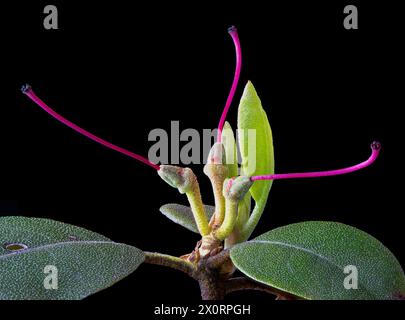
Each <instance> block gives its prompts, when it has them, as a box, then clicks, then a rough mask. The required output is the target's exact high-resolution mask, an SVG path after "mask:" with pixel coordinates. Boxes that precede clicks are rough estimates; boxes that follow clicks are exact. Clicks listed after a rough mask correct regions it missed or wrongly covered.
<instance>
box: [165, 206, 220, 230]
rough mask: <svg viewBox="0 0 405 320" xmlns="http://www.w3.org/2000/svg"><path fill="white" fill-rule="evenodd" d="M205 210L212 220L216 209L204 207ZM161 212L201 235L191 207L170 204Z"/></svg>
mask: <svg viewBox="0 0 405 320" xmlns="http://www.w3.org/2000/svg"><path fill="white" fill-rule="evenodd" d="M204 209H205V213H206V214H207V217H208V220H209V219H211V217H212V215H213V214H214V211H215V207H214V206H209V205H204ZM159 210H160V212H161V213H163V214H164V215H165V216H166V217H167V218H169V219H170V220H172V221H173V222H175V223H177V224H179V225H181V226H183V227H185V228H186V229H188V230H190V231H193V232H195V233H198V234H199V232H198V228H197V224H196V222H195V219H194V215H193V212H192V211H191V208H190V207H188V206H183V205H181V204H176V203H168V204H165V205H163V206H161V207H160V209H159Z"/></svg>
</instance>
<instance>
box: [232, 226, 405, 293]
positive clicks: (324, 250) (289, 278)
mask: <svg viewBox="0 0 405 320" xmlns="http://www.w3.org/2000/svg"><path fill="white" fill-rule="evenodd" d="M231 259H232V261H233V263H234V264H235V266H236V267H237V268H238V269H239V270H240V271H242V272H243V273H245V274H246V275H247V276H248V277H250V278H252V279H254V280H256V281H259V282H262V283H265V284H267V285H270V286H273V287H276V288H278V289H281V290H283V291H285V292H289V293H291V294H294V295H297V296H299V297H303V298H306V299H343V300H346V299H348V300H351V299H401V298H402V299H403V298H404V296H405V275H404V272H403V270H402V268H401V266H400V264H399V263H398V261H397V259H396V258H395V257H394V255H393V254H392V253H391V252H390V251H389V250H388V249H387V248H386V247H385V246H384V245H383V244H382V243H381V242H379V241H378V240H377V239H375V238H374V237H372V236H370V235H369V234H367V233H365V232H363V231H361V230H359V229H356V228H354V227H351V226H348V225H345V224H342V223H337V222H323V221H311V222H302V223H296V224H291V225H288V226H284V227H281V228H277V229H274V230H272V231H269V232H267V233H265V234H263V235H261V236H259V237H257V238H255V239H253V240H251V241H248V242H244V243H241V244H238V245H236V246H234V247H233V248H232V249H231ZM356 273H357V274H356ZM356 276H357V277H358V280H357V281H356ZM355 284H357V289H354V288H353V285H355ZM347 288H349V289H347ZM350 288H352V289H350Z"/></svg>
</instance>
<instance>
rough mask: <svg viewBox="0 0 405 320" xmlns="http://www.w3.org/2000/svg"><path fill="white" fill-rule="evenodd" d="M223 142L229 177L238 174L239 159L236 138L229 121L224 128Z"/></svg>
mask: <svg viewBox="0 0 405 320" xmlns="http://www.w3.org/2000/svg"><path fill="white" fill-rule="evenodd" d="M222 143H223V145H224V149H225V159H226V166H227V167H228V178H231V177H236V176H237V175H238V159H237V153H236V140H235V136H234V133H233V131H232V128H231V125H230V124H229V122H228V121H226V122H225V125H224V128H223V130H222Z"/></svg>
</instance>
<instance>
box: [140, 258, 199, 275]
mask: <svg viewBox="0 0 405 320" xmlns="http://www.w3.org/2000/svg"><path fill="white" fill-rule="evenodd" d="M144 262H145V263H148V264H155V265H159V266H164V267H169V268H172V269H175V270H179V271H182V272H184V273H186V274H187V275H189V276H190V277H192V278H195V271H196V269H195V268H194V266H193V264H191V263H190V262H188V261H186V260H183V259H181V258H178V257H174V256H171V255H167V254H163V253H158V252H145V261H144Z"/></svg>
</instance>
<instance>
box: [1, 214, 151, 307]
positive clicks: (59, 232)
mask: <svg viewBox="0 0 405 320" xmlns="http://www.w3.org/2000/svg"><path fill="white" fill-rule="evenodd" d="M16 249H20V250H16ZM143 260H144V254H143V252H142V251H140V250H139V249H137V248H134V247H131V246H128V245H125V244H120V243H115V242H112V241H111V240H109V239H108V238H106V237H104V236H102V235H99V234H97V233H95V232H91V231H88V230H86V229H83V228H79V227H74V226H72V225H68V224H65V223H61V222H57V221H53V220H47V219H41V218H27V217H1V218H0V299H7V300H9V299H11V300H20V299H21V300H22V299H24V300H76V299H83V298H85V297H87V296H89V295H91V294H93V293H95V292H97V291H100V290H102V289H105V288H107V287H109V286H111V285H113V284H114V283H116V282H117V281H119V280H121V279H122V278H124V277H126V276H127V275H128V274H130V273H131V272H133V271H134V270H135V269H136V268H137V267H138V266H139V264H140V263H142V262H143ZM46 266H55V267H56V268H57V279H58V280H57V289H45V286H44V281H46V280H45V278H46V277H47V276H50V275H55V273H54V270H52V271H49V270H48V272H50V273H45V272H44V269H45V267H46ZM51 282H52V283H53V284H55V282H54V281H51Z"/></svg>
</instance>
